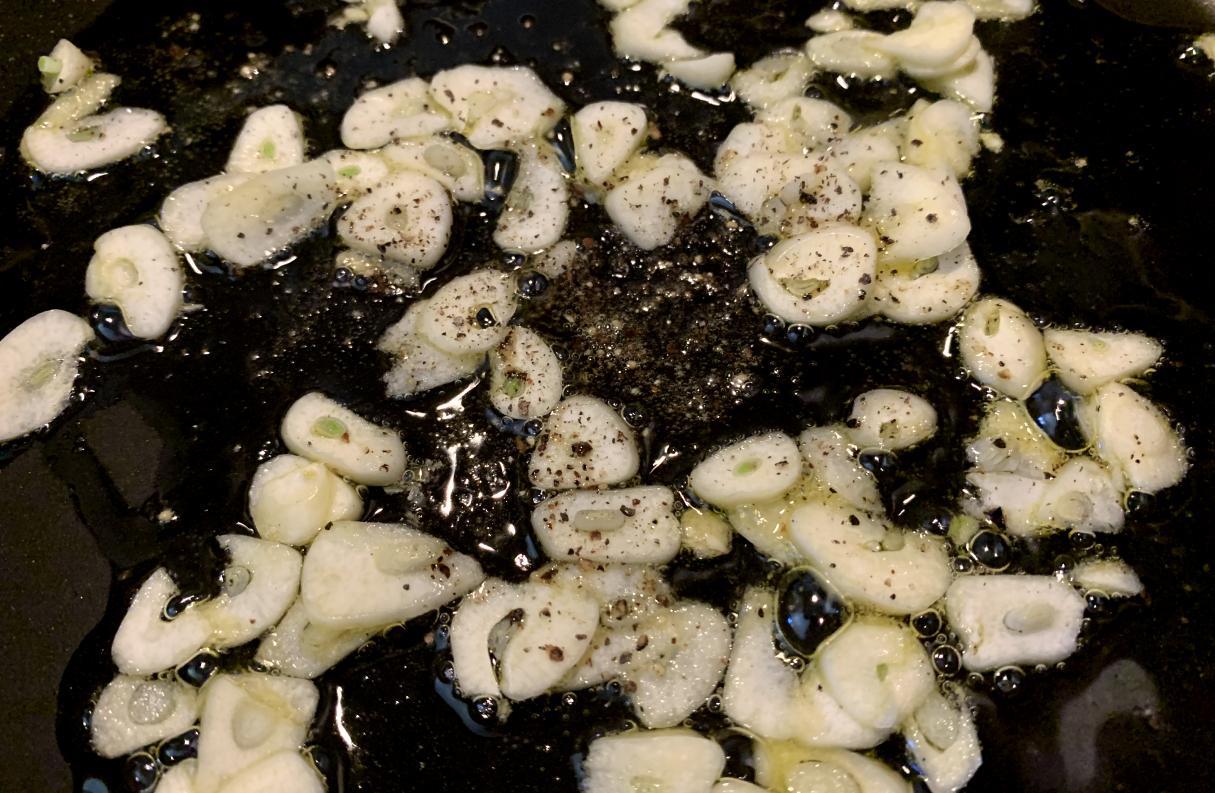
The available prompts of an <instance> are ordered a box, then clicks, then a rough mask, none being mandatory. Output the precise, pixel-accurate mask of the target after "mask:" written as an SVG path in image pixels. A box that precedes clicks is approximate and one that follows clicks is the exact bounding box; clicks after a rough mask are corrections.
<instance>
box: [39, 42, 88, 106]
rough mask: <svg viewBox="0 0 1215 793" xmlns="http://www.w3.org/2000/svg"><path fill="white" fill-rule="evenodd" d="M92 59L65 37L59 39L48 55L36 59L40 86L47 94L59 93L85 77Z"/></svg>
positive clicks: (73, 86) (72, 86)
mask: <svg viewBox="0 0 1215 793" xmlns="http://www.w3.org/2000/svg"><path fill="white" fill-rule="evenodd" d="M94 65H95V64H94V63H93V59H92V58H90V57H89V56H87V55H85V54H84V53H83V52H81V51H80V48H79V47H77V46H76V45H75V44H73V43H72V42H70V41H68V40H67V39H59V41H58V42H56V43H55V46H54V48H53V49H52V50H51V52H50V54H49V55H44V56H43V57H41V58H39V59H38V71H39V72H41V73H42V87H43V89H45V90H46V92H47V93H48V94H60V93H63V92H64V91H67V90H69V89H72V88H75V87H76V85H77V84H78V83H79V82H80V81H81V80H83V79H84V78H85V77H87V76H88V75H89V74H90V73H91V72H92V71H93V67H94Z"/></svg>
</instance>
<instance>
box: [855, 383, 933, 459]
mask: <svg viewBox="0 0 1215 793" xmlns="http://www.w3.org/2000/svg"><path fill="white" fill-rule="evenodd" d="M936 431H937V411H936V410H935V409H934V408H933V406H932V404H931V403H930V402H929V401H928V400H926V399H924V398H923V397H920V396H917V395H915V394H912V393H909V392H907V391H902V390H900V389H897V388H875V389H873V390H872V391H866V392H865V393H863V394H861V395H860V396H858V397H857V398H856V399H854V400H853V402H852V413H851V414H850V415H849V417H848V434H849V436H850V437H851V438H852V441H853V442H854V443H855V444H856V445H857V446H859V447H861V448H862V449H880V450H882V451H887V452H892V451H898V450H900V449H907V448H910V447H912V446H915V445H916V444H918V443H921V442H923V441H925V440H927V439H928V438H931V437H932V436H933V434H935V433H936Z"/></svg>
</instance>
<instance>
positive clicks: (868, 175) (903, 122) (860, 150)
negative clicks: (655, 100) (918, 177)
mask: <svg viewBox="0 0 1215 793" xmlns="http://www.w3.org/2000/svg"><path fill="white" fill-rule="evenodd" d="M906 127H907V119H906V117H904V116H899V117H896V118H893V119H891V120H889V121H885V122H883V123H881V124H876V125H874V126H872V127H863V128H861V129H858V130H855V131H853V132H850V133H848V134H846V135H844V136H843V137H842V138H841V139H840V140H837V141H834V142H833V143H832V144H831V156H832V157H834V158H835V160H836V161H837V162H839V163H840V164H841V165H843V166H844V168H845V169H846V170H847V172H848V176H849V177H850V178H851V179H852V181H854V182H856V184H857V187H859V188H860V189H861V190H862V191H863V192H865V193H868V192H869V189H870V186H871V182H872V179H873V170H874V167H875V166H877V165H878V164H879V163H883V162H887V161H890V160H898V159H900V158H901V157H902V155H901V147H902V145H903V140H904V133H905V131H906Z"/></svg>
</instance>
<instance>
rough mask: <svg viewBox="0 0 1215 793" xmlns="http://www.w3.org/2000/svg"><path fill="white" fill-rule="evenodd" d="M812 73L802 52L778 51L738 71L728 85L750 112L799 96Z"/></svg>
mask: <svg viewBox="0 0 1215 793" xmlns="http://www.w3.org/2000/svg"><path fill="white" fill-rule="evenodd" d="M813 74H814V64H813V63H812V62H811V61H810V58H808V57H807V56H806V54H805V53H804V52H801V51H799V50H778V51H776V52H774V53H772V54H771V55H768V56H767V57H764V58H760V59H759V60H758V61H756V62H755V63H753V64H751V65H750V66H748V67H747V68H746V69H742V70H741V71H739V72H737V73H736V74H735V75H734V77H733V78H732V79H731V80H730V86H731V87H732V88H733V89H734V92H735V93H736V94H738V96H739V98H741V99H742V100H743V101H744V102H746V103H747V105H748V106H749V107H751V109H752V110H763V109H764V108H767V107H770V106H771V105H774V104H776V103H777V102H779V101H781V100H782V99H787V98H789V97H800V96H801V95H802V94H804V93H805V92H806V87H807V86H808V85H809V84H810V78H811V76H812V75H813ZM761 120H762V119H761Z"/></svg>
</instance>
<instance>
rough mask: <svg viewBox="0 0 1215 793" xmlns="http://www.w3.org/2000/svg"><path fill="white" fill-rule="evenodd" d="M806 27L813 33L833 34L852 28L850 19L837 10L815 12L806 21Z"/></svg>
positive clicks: (825, 9)
mask: <svg viewBox="0 0 1215 793" xmlns="http://www.w3.org/2000/svg"><path fill="white" fill-rule="evenodd" d="M806 27H808V28H810V29H811V30H813V31H814V32H815V33H835V32H837V31H840V30H851V29H852V28H853V27H854V24H853V21H852V17H850V16H849V15H848V14H846V13H844V12H843V11H840V10H839V9H837V8H824V9H822V10H819V11H815V12H814V13H813V14H811V15H810V16H809V17H808V18H807V19H806Z"/></svg>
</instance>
